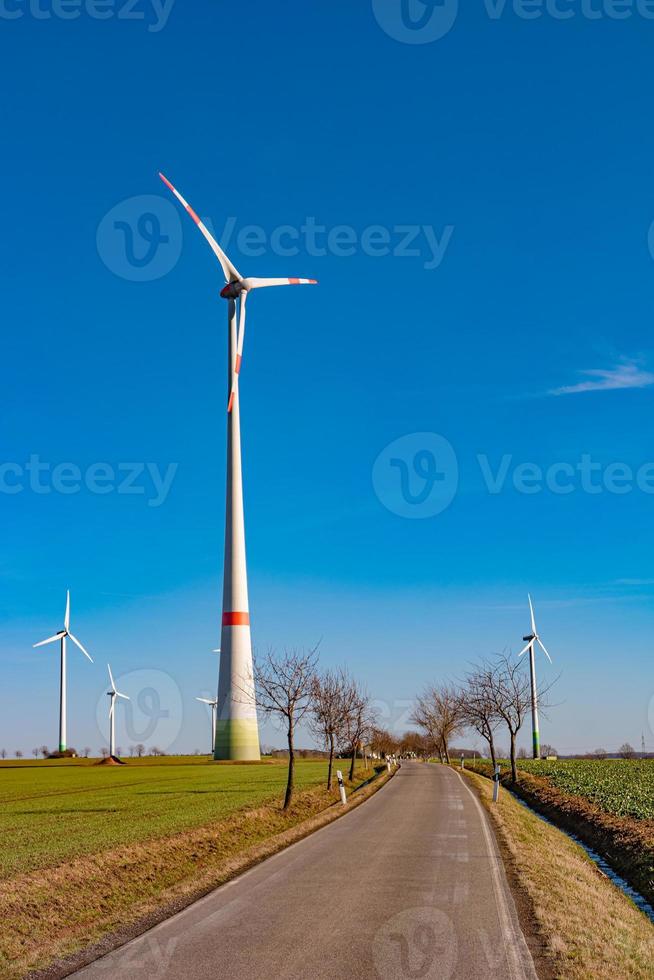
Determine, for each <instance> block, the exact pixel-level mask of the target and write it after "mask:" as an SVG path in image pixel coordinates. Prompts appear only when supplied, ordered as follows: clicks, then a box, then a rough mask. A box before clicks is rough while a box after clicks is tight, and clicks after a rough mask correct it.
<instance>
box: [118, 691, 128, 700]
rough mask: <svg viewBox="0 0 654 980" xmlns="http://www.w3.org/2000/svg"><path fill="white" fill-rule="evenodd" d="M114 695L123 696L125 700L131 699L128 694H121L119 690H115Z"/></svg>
mask: <svg viewBox="0 0 654 980" xmlns="http://www.w3.org/2000/svg"><path fill="white" fill-rule="evenodd" d="M116 697H118V698H124V699H125V701H131V698H130V696H129V694H121V693H120V691H116Z"/></svg>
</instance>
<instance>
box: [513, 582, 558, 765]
mask: <svg viewBox="0 0 654 980" xmlns="http://www.w3.org/2000/svg"><path fill="white" fill-rule="evenodd" d="M527 598H528V599H529V612H530V613H531V633H530V634H529V635H528V636H523V637H522V639H523V641H528V642H527V646H526V647H525V648H524V649H523V650H521V651H520V653H519V654H518V656H519V657H521V656H522V655H523V653H526V652H527V650H529V669H530V673H531V728H532V734H533V755H534V759H540V729H539V727H538V688H537V685H536V655H535V648H536V644H537V643H538V645H539V646H540V648H541V649H542V651H543V653H544V654H545V656H546V657H547V659H548V660H549V662H550V663H552V658H551V657H550V655H549V653H548V652H547V650H546V649H545V646H544V644H543V641H542V640H541V638H540V636H539V635H538V630H537V629H536V617H535V616H534V607H533V605H532V601H531V596H530V595H528V596H527Z"/></svg>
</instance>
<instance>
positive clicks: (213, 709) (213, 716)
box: [195, 698, 218, 752]
mask: <svg viewBox="0 0 654 980" xmlns="http://www.w3.org/2000/svg"><path fill="white" fill-rule="evenodd" d="M195 700H196V701H201V702H202V704H210V705H211V751H212V752H213V747H214V745H215V744H216V707H217V706H218V698H196V699H195Z"/></svg>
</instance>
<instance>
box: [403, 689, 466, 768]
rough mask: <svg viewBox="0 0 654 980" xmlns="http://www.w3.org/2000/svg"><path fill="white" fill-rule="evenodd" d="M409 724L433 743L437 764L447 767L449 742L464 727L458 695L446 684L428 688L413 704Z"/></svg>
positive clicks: (460, 699) (460, 701)
mask: <svg viewBox="0 0 654 980" xmlns="http://www.w3.org/2000/svg"><path fill="white" fill-rule="evenodd" d="M412 721H413V722H414V723H415V724H416V725H417V726H418V728H422V730H423V731H424V732H425V734H426V735H427V737H428V738H429V739H430V740H431V741H433V743H434V745H435V746H436V747H437V749H438V752H439V754H440V757H441V761H445V762H446V763H447V765H449V764H450V749H449V746H450V742H451V740H452V739H453V738H454V736H455V735H458V734H459V733H460V732H462V731H463V730H464V728H465V721H464V717H463V710H462V698H461V693H460V692H459V691H457V690H456V688H454V687H452V686H451V685H449V684H443V685H441V686H440V687H435V686H432V687H428V688H427V690H426V691H425V692H424V694H422V695H420V697H418V698H417V701H416V707H415V709H414V711H413V716H412Z"/></svg>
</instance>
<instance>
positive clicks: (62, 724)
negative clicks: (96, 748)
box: [33, 590, 93, 752]
mask: <svg viewBox="0 0 654 980" xmlns="http://www.w3.org/2000/svg"><path fill="white" fill-rule="evenodd" d="M68 637H70V639H71V640H72V641H73V643H74V644H75V646H77V647H79V648H80V650H81V651H82V653H83V654H84V656H85V657H88V659H89V660H90V661H91V663H93V658H92V657H91V655H90V654H89V653H87V651H86V650H85V649H84V647H83V646H82V644H81V643H80V641H79V640H78V639H77V638H76V637H75V636H73V634H72V633H71V632H70V590H67V591H66V612H65V614H64V628H63V629H62V630H59V632H58V633H55V635H54V636H49V637H48V639H47V640H40V641H39V643H35V644H34V647H33V648H34V649H36V647H42V646H45V645H46V643H55V642H56V641H57V640H60V641H61V668H60V675H59V677H60V679H59V751H60V752H65V751H66V639H67V638H68Z"/></svg>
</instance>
